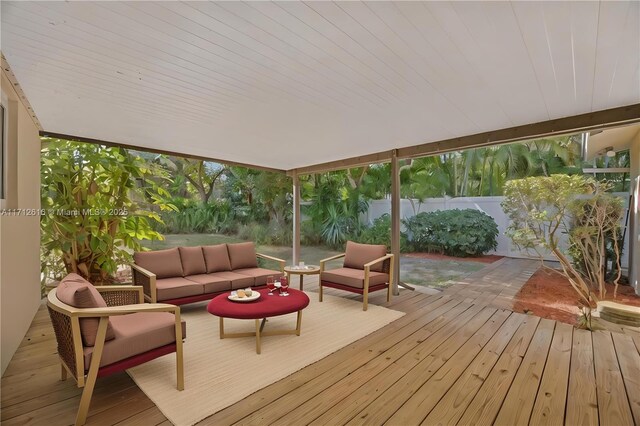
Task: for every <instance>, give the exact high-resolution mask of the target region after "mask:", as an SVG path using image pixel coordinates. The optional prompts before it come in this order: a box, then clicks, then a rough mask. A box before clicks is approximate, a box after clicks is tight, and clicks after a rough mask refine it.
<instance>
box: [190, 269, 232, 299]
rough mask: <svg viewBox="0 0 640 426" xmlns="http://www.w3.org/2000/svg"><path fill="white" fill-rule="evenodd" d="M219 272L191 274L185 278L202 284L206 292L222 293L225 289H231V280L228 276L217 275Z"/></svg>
mask: <svg viewBox="0 0 640 426" xmlns="http://www.w3.org/2000/svg"><path fill="white" fill-rule="evenodd" d="M218 273H219V272H218ZM218 273H215V274H200V275H189V276H186V277H185V278H186V279H188V280H189V281H193V282H195V283H198V284H201V285H202V287H203V289H204V294H207V293H221V292H223V291H229V290H231V280H230V279H229V278H228V277H221V276H219V275H217V274H218Z"/></svg>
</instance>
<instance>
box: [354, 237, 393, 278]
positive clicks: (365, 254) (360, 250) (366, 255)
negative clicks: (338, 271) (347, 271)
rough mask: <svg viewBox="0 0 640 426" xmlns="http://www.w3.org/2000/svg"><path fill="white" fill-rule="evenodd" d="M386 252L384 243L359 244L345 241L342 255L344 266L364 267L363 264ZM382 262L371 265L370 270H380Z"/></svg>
mask: <svg viewBox="0 0 640 426" xmlns="http://www.w3.org/2000/svg"><path fill="white" fill-rule="evenodd" d="M386 254H387V247H386V246H384V245H373V244H359V243H354V242H353V241H347V249H346V250H345V256H344V267H345V268H353V269H364V264H365V263H369V262H371V261H372V260H375V259H378V258H380V257H382V256H384V255H386ZM382 263H383V262H380V263H376V264H375V265H373V266H372V267H371V270H372V271H376V272H382Z"/></svg>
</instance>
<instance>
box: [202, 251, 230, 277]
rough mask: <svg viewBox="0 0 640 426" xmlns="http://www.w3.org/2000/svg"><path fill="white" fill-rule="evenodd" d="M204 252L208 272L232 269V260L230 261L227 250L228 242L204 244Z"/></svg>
mask: <svg viewBox="0 0 640 426" xmlns="http://www.w3.org/2000/svg"><path fill="white" fill-rule="evenodd" d="M202 253H203V254H204V261H205V263H206V265H207V273H208V274H211V273H213V272H224V271H230V270H231V262H229V252H228V251H227V245H226V244H217V245H215V246H202Z"/></svg>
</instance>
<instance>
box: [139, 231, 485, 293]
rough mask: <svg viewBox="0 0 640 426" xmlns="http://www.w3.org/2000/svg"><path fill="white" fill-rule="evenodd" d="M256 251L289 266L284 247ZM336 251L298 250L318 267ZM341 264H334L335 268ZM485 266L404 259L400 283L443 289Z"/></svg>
mask: <svg viewBox="0 0 640 426" xmlns="http://www.w3.org/2000/svg"><path fill="white" fill-rule="evenodd" d="M238 242H242V240H240V239H239V238H237V237H230V236H227V235H218V234H172V235H165V240H164V241H143V245H144V246H145V247H147V248H149V249H151V250H160V249H165V248H171V247H178V246H184V247H189V246H201V245H213V244H222V243H238ZM257 251H258V252H260V253H264V254H267V255H270V256H275V257H279V258H281V259H285V260H286V261H287V264H288V265H290V264H291V263H292V257H293V255H292V249H291V247H284V246H258V247H257ZM338 253H339V252H338V251H335V250H331V249H328V248H326V247H322V246H304V247H301V248H300V258H301V260H304V262H305V263H307V264H308V265H317V264H319V262H320V260H321V259H325V258H327V257H330V256H333V255H335V254H338ZM339 262H340V261H337V262H335V266H337V265H338V264H339ZM485 266H486V265H485V264H482V263H477V262H469V261H465V260H462V259H461V260H455V261H453V260H432V259H420V258H413V257H407V256H401V258H400V279H401V280H402V281H404V282H406V283H409V284H412V285H419V286H428V287H434V288H445V287H448V286H449V285H451V284H452V283H454V282H456V281H458V280H461V279H463V278H464V277H466V276H467V275H469V274H471V273H473V272H476V271H479V270H480V269H482V268H484V267H485Z"/></svg>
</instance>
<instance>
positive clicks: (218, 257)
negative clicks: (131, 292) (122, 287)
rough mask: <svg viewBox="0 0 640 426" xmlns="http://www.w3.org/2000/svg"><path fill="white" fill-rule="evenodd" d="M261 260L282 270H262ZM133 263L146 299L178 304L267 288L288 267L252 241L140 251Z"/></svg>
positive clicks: (137, 279) (134, 273)
mask: <svg viewBox="0 0 640 426" xmlns="http://www.w3.org/2000/svg"><path fill="white" fill-rule="evenodd" d="M258 258H262V259H266V260H269V261H273V262H277V263H278V264H279V265H280V270H279V271H276V270H272V269H264V268H261V267H259V266H258ZM133 260H134V264H133V265H131V269H132V275H133V283H134V284H135V285H140V286H142V287H143V289H144V296H145V299H146V300H147V301H149V302H151V303H156V302H163V303H170V304H174V305H184V304H186V303H193V302H199V301H202V300H208V299H212V298H213V297H214V296H216V295H218V294H220V293H223V292H225V291H230V290H235V289H239V288H246V287H259V286H264V285H266V282H267V277H268V276H270V275H274V276H279V275H282V274H283V271H284V264H285V261H284V260H283V259H278V258H276V257H272V256H267V255H264V254H261V253H256V248H255V245H254V244H253V243H252V242H248V243H237V244H218V245H213V246H198V247H177V248H172V249H167V250H156V251H147V252H136V253H134V255H133Z"/></svg>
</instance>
